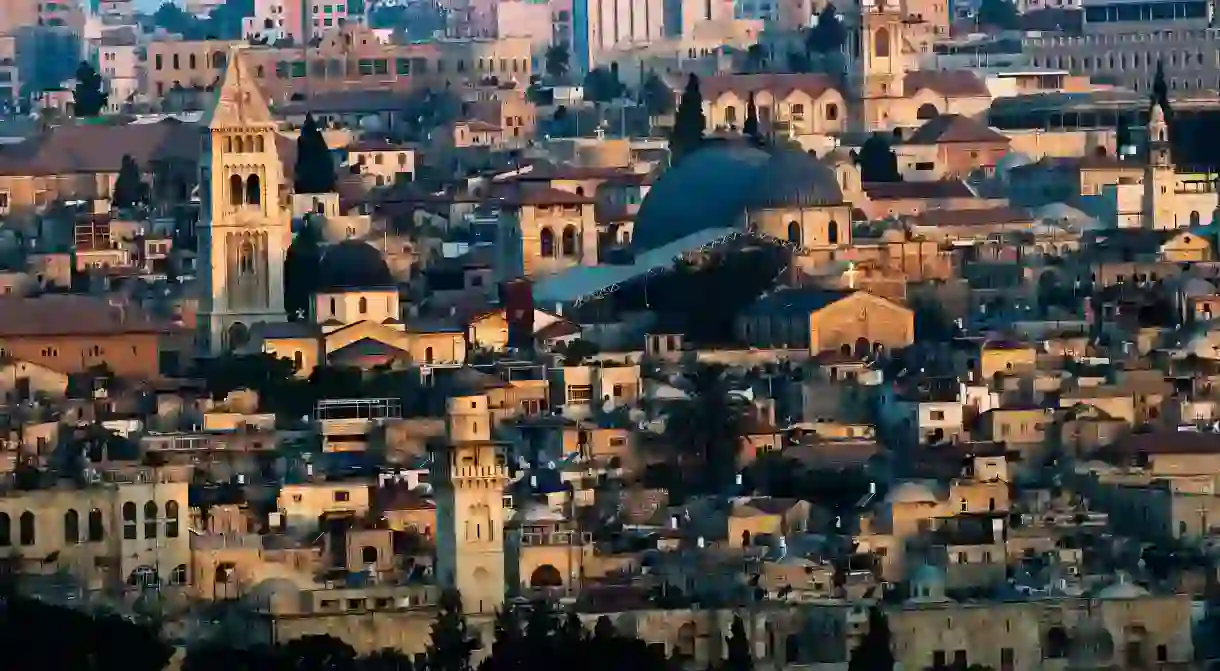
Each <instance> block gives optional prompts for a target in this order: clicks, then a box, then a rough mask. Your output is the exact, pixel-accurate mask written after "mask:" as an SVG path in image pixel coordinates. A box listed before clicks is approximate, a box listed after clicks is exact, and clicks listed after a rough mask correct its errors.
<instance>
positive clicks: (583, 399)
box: [568, 384, 593, 403]
mask: <svg viewBox="0 0 1220 671" xmlns="http://www.w3.org/2000/svg"><path fill="white" fill-rule="evenodd" d="M592 400H593V387H592V386H590V385H587V384H574V385H568V402H569V403H588V402H590V401H592Z"/></svg>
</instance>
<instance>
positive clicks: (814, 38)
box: [805, 2, 847, 54]
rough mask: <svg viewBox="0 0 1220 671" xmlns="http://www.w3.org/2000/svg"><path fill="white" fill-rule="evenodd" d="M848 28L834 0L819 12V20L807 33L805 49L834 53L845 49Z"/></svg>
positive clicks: (817, 52)
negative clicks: (844, 24) (845, 26)
mask: <svg viewBox="0 0 1220 671" xmlns="http://www.w3.org/2000/svg"><path fill="white" fill-rule="evenodd" d="M846 42H847V29H846V28H844V27H843V20H842V19H841V18H839V12H838V10H837V9H835V5H834V3H833V2H828V3H826V5H825V6H824V7H822V11H820V12H818V22H817V23H816V24H814V26H813V28H810V29H809V30H808V31H807V32H806V33H805V50H806V51H808V52H810V53H815V54H832V53H838V52H840V51H842V50H843V45H844V44H845V43H846Z"/></svg>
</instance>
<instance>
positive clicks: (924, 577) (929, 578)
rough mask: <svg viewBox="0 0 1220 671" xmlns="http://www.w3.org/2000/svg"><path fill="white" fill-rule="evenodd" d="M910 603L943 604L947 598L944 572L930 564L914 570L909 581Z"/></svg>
mask: <svg viewBox="0 0 1220 671" xmlns="http://www.w3.org/2000/svg"><path fill="white" fill-rule="evenodd" d="M910 592H911V596H910V599H909V601H911V602H912V603H943V602H945V601H948V600H949V598H948V597H947V596H945V571H944V569H941V568H939V567H936V566H932V565H931V564H924V565H922V566H920V567H919V568H917V569H915V572H914V573H912V574H911V580H910Z"/></svg>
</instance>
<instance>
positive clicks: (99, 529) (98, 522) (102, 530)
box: [89, 508, 106, 543]
mask: <svg viewBox="0 0 1220 671" xmlns="http://www.w3.org/2000/svg"><path fill="white" fill-rule="evenodd" d="M105 539H106V527H105V526H104V525H103V524H102V511H100V510H98V509H97V508H94V509H93V510H90V511H89V542H90V543H100V542H101V541H103V540H105Z"/></svg>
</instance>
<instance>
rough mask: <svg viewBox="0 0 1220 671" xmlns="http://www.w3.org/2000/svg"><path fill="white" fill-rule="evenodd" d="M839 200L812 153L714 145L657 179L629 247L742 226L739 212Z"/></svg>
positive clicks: (829, 172) (827, 170)
mask: <svg viewBox="0 0 1220 671" xmlns="http://www.w3.org/2000/svg"><path fill="white" fill-rule="evenodd" d="M842 202H843V192H842V190H841V189H840V188H839V183H838V180H837V178H836V177H835V172H834V170H833V169H832V168H831V167H830V166H828V165H826V163H824V162H822V161H820V160H818V159H817V158H816V157H814V156H811V155H809V154H807V153H805V152H803V151H799V150H797V149H791V148H777V149H775V150H773V151H771V152H770V153H768V152H766V151H763V150H761V149H758V148H755V147H752V146H749V145H744V144H736V143H727V142H726V143H718V144H714V145H712V146H709V147H705V148H703V149H700V150H699V151H697V152H695V153H694V154H692V155H690V156H688V157H686V159H685V160H683V161H682V163H680V164H678V165H677V166H674V167H673V168H670V169H669V170H667V171H665V172H664V173H663V174H662V175H661V176H660V178H658V179H657V181H656V183H655V184H653V186H652V188H651V189H650V190H649V191H648V196H647V197H646V198H644V202H643V204H641V205H640V211H639V214H638V215H637V216H636V221H635V227H634V229H633V231H632V246H633V247H634V248H635V249H636V250H637V251H647V250H650V249H656V248H657V247H660V246H662V245H664V244H667V243H670V242H673V241H674V240H678V239H679V238H683V237H686V236H688V235H691V234H693V233H698V232H699V231H702V230H705V229H709V228H732V227H740V226H742V225H743V216H742V215H744V214H745V213H747V212H750V211H753V210H760V209H778V208H789V207H791V208H802V207H818V206H822V205H838V204H840V203H842Z"/></svg>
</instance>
